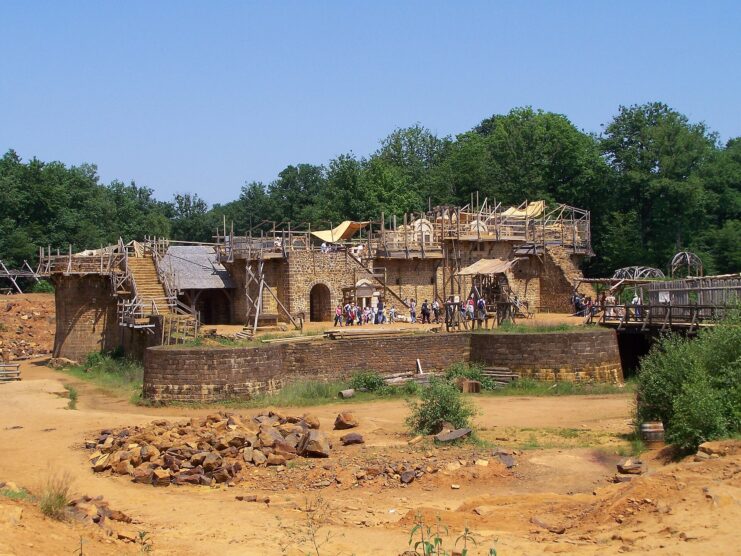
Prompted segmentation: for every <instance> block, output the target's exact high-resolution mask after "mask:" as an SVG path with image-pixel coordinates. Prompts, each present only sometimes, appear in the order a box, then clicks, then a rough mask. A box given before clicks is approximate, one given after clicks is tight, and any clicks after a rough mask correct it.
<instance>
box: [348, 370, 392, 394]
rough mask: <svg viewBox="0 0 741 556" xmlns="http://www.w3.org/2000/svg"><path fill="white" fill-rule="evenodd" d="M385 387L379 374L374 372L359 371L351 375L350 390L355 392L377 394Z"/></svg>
mask: <svg viewBox="0 0 741 556" xmlns="http://www.w3.org/2000/svg"><path fill="white" fill-rule="evenodd" d="M385 386H386V382H385V381H384V380H383V377H382V376H381V375H380V373H377V372H375V371H360V372H357V373H355V374H354V375H352V378H351V379H350V388H355V389H356V390H367V391H368V392H377V391H379V390H382V389H383V388H384V387H385Z"/></svg>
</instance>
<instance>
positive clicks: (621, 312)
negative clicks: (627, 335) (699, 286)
mask: <svg viewBox="0 0 741 556" xmlns="http://www.w3.org/2000/svg"><path fill="white" fill-rule="evenodd" d="M726 310H727V307H725V306H718V305H671V304H659V305H638V304H630V303H625V304H622V305H607V306H605V307H599V308H593V309H592V312H591V313H590V314H587V315H586V319H585V320H586V322H587V323H588V324H589V323H598V324H600V325H603V326H609V327H614V328H617V329H618V330H622V329H626V328H629V327H639V328H641V329H642V330H646V329H649V328H653V329H656V328H658V329H660V330H672V329H682V330H686V331H688V332H693V331H696V330H697V329H698V328H700V327H701V326H711V325H713V324H715V323H716V322H717V321H718V320H720V319H722V318H723V317H724V316H725V314H726Z"/></svg>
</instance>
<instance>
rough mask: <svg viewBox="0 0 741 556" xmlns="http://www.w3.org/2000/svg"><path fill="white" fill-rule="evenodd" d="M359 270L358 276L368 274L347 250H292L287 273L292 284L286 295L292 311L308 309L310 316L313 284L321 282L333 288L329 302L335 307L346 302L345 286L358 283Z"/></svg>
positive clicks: (287, 278)
mask: <svg viewBox="0 0 741 556" xmlns="http://www.w3.org/2000/svg"><path fill="white" fill-rule="evenodd" d="M355 274H357V276H358V280H360V278H364V277H365V276H367V274H366V273H365V272H363V270H362V269H361V268H360V266H359V265H358V264H357V263H356V262H354V261H352V260H350V255H347V254H345V253H343V252H337V253H321V252H318V251H293V252H290V253H288V259H287V272H285V273H284V277H285V280H286V282H287V283H288V284H289V287H288V295H287V299H286V301H287V302H288V303H287V307H288V308H289V311H291V313H299V312H304V313H305V314H306V318H307V319H308V318H309V313H310V311H309V309H310V305H311V303H310V294H311V288H312V287H314V286H315V285H317V284H324V285H325V286H327V287H328V288H329V293H330V303H329V305H330V307H332V308H334V307H335V306H337V305H338V304H341V303H342V288H346V287H349V286H352V285H354V282H353V279H354V276H355ZM281 301H282V300H281ZM283 303H285V301H284V302H283Z"/></svg>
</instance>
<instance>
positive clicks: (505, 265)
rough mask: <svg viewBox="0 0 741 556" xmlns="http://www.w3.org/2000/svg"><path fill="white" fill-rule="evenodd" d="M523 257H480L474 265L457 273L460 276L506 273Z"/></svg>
mask: <svg viewBox="0 0 741 556" xmlns="http://www.w3.org/2000/svg"><path fill="white" fill-rule="evenodd" d="M521 260H522V257H518V258H515V259H512V260H508V261H505V260H502V259H479V260H478V261H476V262H475V263H473V264H472V265H469V266H467V267H466V268H462V269H460V270H459V271H458V272H457V273H456V274H457V275H458V276H475V275H476V274H504V273H505V272H506V271H507V270H509V269H510V268H512V266H513V265H514V264H515V263H517V262H518V261H521Z"/></svg>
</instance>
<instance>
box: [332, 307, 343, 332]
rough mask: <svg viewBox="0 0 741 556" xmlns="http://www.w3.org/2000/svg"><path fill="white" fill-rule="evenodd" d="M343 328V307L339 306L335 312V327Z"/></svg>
mask: <svg viewBox="0 0 741 556" xmlns="http://www.w3.org/2000/svg"><path fill="white" fill-rule="evenodd" d="M338 324H339V325H340V328H341V327H342V305H337V307H335V310H334V325H335V326H337V325H338Z"/></svg>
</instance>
